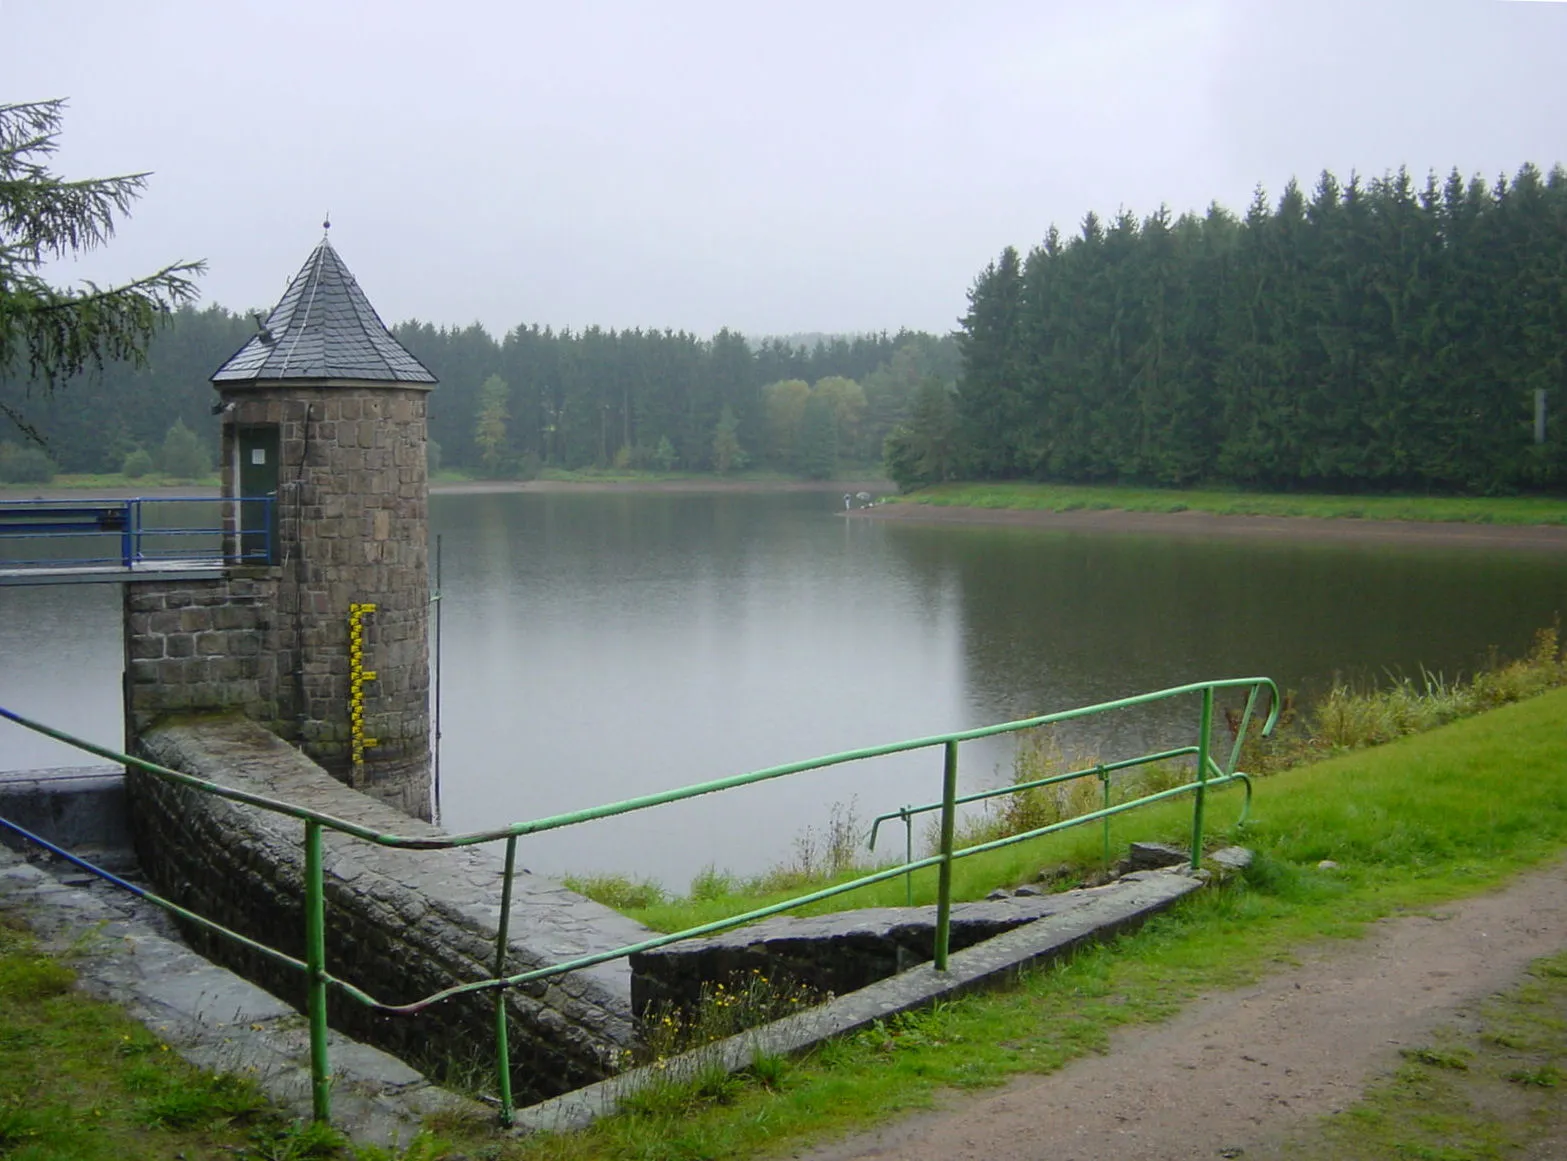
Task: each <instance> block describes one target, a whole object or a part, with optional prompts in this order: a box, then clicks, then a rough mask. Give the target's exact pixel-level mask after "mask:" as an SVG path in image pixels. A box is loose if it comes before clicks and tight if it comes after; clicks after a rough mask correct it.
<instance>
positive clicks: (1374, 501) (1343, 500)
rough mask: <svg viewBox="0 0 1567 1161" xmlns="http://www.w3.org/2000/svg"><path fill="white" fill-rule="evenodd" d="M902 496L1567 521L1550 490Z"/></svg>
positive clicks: (1115, 490) (1049, 489)
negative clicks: (1523, 492)
mask: <svg viewBox="0 0 1567 1161" xmlns="http://www.w3.org/2000/svg"><path fill="white" fill-rule="evenodd" d="M893 502H896V503H902V504H935V505H940V506H947V507H961V508H1010V509H1024V510H1038V511H1047V512H1073V511H1079V510H1083V509H1087V510H1094V509H1100V510H1104V509H1112V508H1114V509H1121V510H1124V511H1128V512H1186V511H1192V512H1213V513H1217V514H1219V515H1226V516H1318V517H1328V518H1338V519H1361V520H1418V521H1456V522H1461V523H1465V524H1567V499H1564V498H1558V497H1552V496H1387V495H1371V496H1366V495H1355V496H1337V495H1321V494H1313V493H1306V492H1291V493H1262V492H1245V491H1239V490H1236V491H1226V490H1221V489H1202V490H1181V489H1164V488H1134V487H1123V486H1120V485H1113V484H1104V485H1080V484H1028V483H1007V484H935V485H932V486H930V487H927V488H921V489H919V490H918V491H916V492H912V493H910V494H909V495H907V496H899V497H896V498H895V499H894V500H893Z"/></svg>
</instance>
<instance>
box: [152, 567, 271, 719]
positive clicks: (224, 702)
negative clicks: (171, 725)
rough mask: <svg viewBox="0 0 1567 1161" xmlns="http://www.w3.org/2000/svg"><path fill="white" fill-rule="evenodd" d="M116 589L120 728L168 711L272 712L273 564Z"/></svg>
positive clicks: (261, 714) (267, 714)
mask: <svg viewBox="0 0 1567 1161" xmlns="http://www.w3.org/2000/svg"><path fill="white" fill-rule="evenodd" d="M122 588H123V590H124V596H123V600H124V616H125V728H126V732H127V734H129V735H130V736H131V737H135V735H136V734H137V732H139V731H140V730H141V729H142V728H144V727H145V726H147V725H149V724H150V723H152V722H153V721H155V720H157V719H158V718H160V717H162V716H164V715H166V714H171V713H189V712H192V711H201V710H238V711H240V712H241V713H244V714H245V715H247V716H248V717H251V718H254V719H255V720H257V721H262V722H271V721H272V720H273V719H274V718H275V717H276V716H277V704H276V701H277V699H276V684H277V668H276V656H275V651H274V646H275V641H274V630H275V611H276V605H277V576H276V570H265V569H256V570H248V571H247V574H236V575H231V576H229V577H226V578H223V579H220V580H193V581H127V582H126V583H125V584H124V585H123V586H122Z"/></svg>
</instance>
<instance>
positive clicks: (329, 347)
mask: <svg viewBox="0 0 1567 1161" xmlns="http://www.w3.org/2000/svg"><path fill="white" fill-rule="evenodd" d="M261 379H266V380H272V379H368V380H371V381H373V382H387V383H434V382H435V381H436V379H435V376H434V375H432V374H431V373H430V372H429V370H428V369H427V368H426V367H425V366H424V364H422V363H420V362H419V360H418V359H416V358H414V357H413V356H412V355H410V354H409V353H408V352H407V350H405V349H404V348H403V345H402V344H401V343H399V342H398V341H397V340H396V339H395V338H393V337H392V334H391V332H390V331H388V330H387V329H386V325H385V324H384V323H383V322H382V321H381V317H380V316H379V315H378V314H376V313H375V308H374V307H373V306H371V305H370V300H369V299H367V298H366V297H365V293H364V291H362V290H360V289H359V283H358V282H356V281H355V280H354V276H353V275H352V274H350V273H349V270H348V267H347V266H345V265H344V264H343V260H342V259H341V258H340V257H338V254H337V251H336V250H334V249H332V246H331V244H330V243H329V242H327V241H326V239H324V238H323V239H322V240H321V244H320V245H319V246H317V247H316V248H315V250H314V251H313V252H312V253H311V255H310V257H309V258H308V259H306V261H305V265H304V267H303V268H301V270H300V271H299V273H298V274H296V275H295V276H294V281H293V282H291V283H289V286H288V289H287V290H286V291H285V292H284V293H283V297H282V298H281V299H280V300H279V301H278V304H277V306H275V307H273V308H272V313H271V314H269V315H268V316H267V318H266V321H265V322H264V323H262V329H261V331H260V333H258V334H255V335H253V336H251V339H250V341H249V342H247V343H246V344H245V345H244V346H243V347H241V348H240V349H239V351H237V352H236V353H235V354H234V356H233V357H232V358H230V359H229V360H228V362H226V363H224V364H223V366H221V367H219V368H218V370H217V371H216V372H215V373H214V374H213V376H212V381H213V382H214V383H235V382H245V381H249V380H261Z"/></svg>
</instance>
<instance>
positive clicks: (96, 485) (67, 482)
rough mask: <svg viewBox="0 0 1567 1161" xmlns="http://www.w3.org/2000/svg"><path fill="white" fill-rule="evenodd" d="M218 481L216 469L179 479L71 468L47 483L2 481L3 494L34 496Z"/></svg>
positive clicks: (207, 485) (195, 486)
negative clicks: (195, 477)
mask: <svg viewBox="0 0 1567 1161" xmlns="http://www.w3.org/2000/svg"><path fill="white" fill-rule="evenodd" d="M218 484H219V481H218V475H217V473H216V472H212V473H210V474H208V475H205V476H202V477H200V478H198V479H194V480H192V479H176V478H175V477H173V476H165V475H163V474H162V473H161V472H148V473H147V474H146V475H145V476H138V477H137V478H135V479H132V478H131V477H130V476H127V475H123V474H122V473H120V472H99V473H87V472H67V473H62V474H60V475H57V476H55V478H54V479H52V480H50V481H49V482H48V483H47V484H7V483H0V495H12V496H33V495H37V494H38V493H39V492H47V491H50V490H51V489H55V490H60V491H72V492H93V491H102V490H104V489H106V488H113V489H115V490H116V491H119V490H123V489H126V488H132V489H135V488H143V489H152V488H189V489H191V490H192V491H210V490H212V489H214V488H216V487H218Z"/></svg>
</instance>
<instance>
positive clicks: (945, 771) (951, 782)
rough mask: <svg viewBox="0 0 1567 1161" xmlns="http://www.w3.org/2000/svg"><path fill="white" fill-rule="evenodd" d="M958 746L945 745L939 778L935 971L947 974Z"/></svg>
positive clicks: (956, 810) (949, 743) (956, 805)
mask: <svg viewBox="0 0 1567 1161" xmlns="http://www.w3.org/2000/svg"><path fill="white" fill-rule="evenodd" d="M957 798H958V744H957V743H956V742H948V743H947V744H946V761H945V762H944V763H943V767H942V775H941V865H940V867H939V868H938V878H937V880H936V970H937V971H938V972H944V971H946V970H947V949H948V947H949V945H950V943H951V936H952V841H953V831H954V829H955V822H956V819H957V812H958V804H957Z"/></svg>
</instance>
